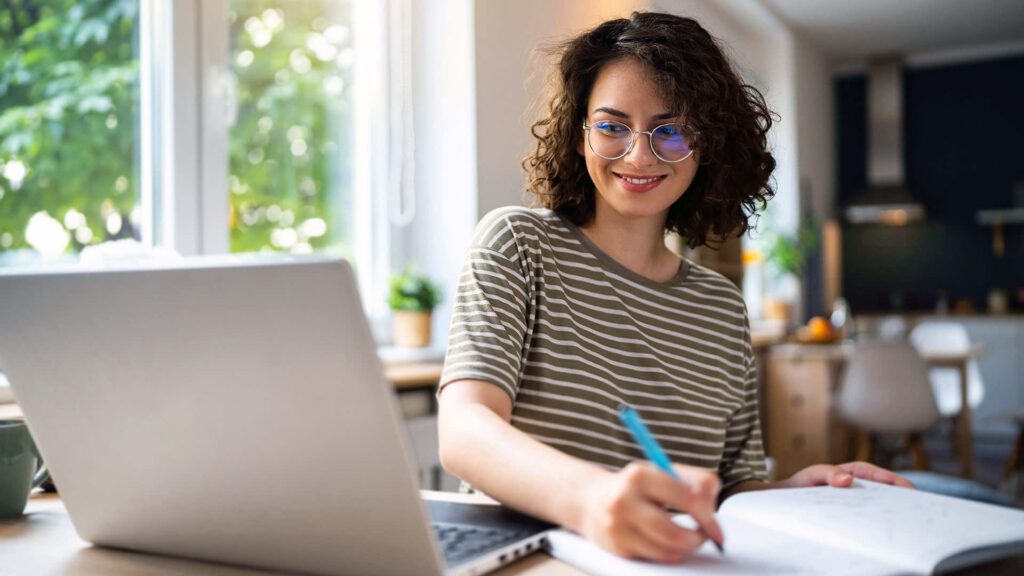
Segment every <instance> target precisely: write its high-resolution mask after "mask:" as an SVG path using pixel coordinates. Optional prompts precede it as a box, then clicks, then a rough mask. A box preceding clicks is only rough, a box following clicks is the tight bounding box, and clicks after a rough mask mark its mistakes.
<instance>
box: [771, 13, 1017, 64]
mask: <svg viewBox="0 0 1024 576" xmlns="http://www.w3.org/2000/svg"><path fill="white" fill-rule="evenodd" d="M761 1H762V3H763V4H764V5H765V6H767V7H768V9H769V10H771V11H772V12H774V13H775V15H776V16H778V17H779V18H781V19H782V20H783V21H785V22H786V23H787V24H789V25H791V26H792V27H794V28H796V29H797V30H799V31H800V32H802V33H803V35H804V36H806V37H807V38H808V39H810V40H811V41H812V42H814V43H815V44H817V45H818V46H819V47H820V48H821V49H822V50H824V51H825V53H826V54H827V55H828V56H829V57H830V58H832V59H833V60H834V61H835V62H836V63H838V64H843V63H851V62H858V61H864V60H866V59H868V58H870V57H873V56H879V55H902V56H909V55H913V54H923V53H931V52H946V51H958V50H967V49H972V48H975V49H976V48H980V47H995V46H1009V45H1012V44H1020V47H1021V49H1022V50H1021V51H1024V1H1021V0H761ZM1011 48H1012V47H1011Z"/></svg>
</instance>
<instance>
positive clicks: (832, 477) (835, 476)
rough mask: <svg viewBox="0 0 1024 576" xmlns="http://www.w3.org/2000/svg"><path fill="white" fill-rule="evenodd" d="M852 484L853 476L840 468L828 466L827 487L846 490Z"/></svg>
mask: <svg viewBox="0 0 1024 576" xmlns="http://www.w3.org/2000/svg"><path fill="white" fill-rule="evenodd" d="M852 484H853V474H851V473H850V472H848V471H846V470H845V469H843V468H842V467H841V466H829V470H828V485H829V486H832V487H833V488H848V487H849V486H851V485H852Z"/></svg>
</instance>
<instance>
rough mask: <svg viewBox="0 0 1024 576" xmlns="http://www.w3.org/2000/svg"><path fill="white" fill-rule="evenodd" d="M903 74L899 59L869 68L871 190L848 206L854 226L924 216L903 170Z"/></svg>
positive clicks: (893, 221) (863, 191) (869, 169)
mask: <svg viewBox="0 0 1024 576" xmlns="http://www.w3.org/2000/svg"><path fill="white" fill-rule="evenodd" d="M902 74H903V66H902V63H901V62H900V61H899V60H895V59H890V60H881V61H875V62H872V63H870V64H869V65H868V166H867V168H868V187H867V188H866V189H865V190H862V191H861V192H859V193H858V194H857V195H855V196H854V197H853V198H851V199H850V200H849V201H848V202H847V204H846V210H845V213H846V219H847V220H848V221H849V222H851V223H853V224H889V225H902V224H906V223H908V222H914V221H918V220H923V219H924V216H925V210H924V206H923V205H922V204H920V203H918V202H915V201H914V199H913V197H912V196H911V195H910V190H908V189H907V186H906V180H905V177H904V171H903V76H902Z"/></svg>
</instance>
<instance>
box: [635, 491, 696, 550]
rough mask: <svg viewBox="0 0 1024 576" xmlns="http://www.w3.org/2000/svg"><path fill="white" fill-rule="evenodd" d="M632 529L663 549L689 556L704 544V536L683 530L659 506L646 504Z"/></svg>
mask: <svg viewBox="0 0 1024 576" xmlns="http://www.w3.org/2000/svg"><path fill="white" fill-rule="evenodd" d="M631 527H632V528H633V529H635V530H636V531H637V532H638V533H640V534H641V535H642V536H644V537H646V538H647V539H649V540H651V541H652V542H654V543H656V544H657V545H658V546H661V547H663V548H666V549H669V550H674V551H676V552H679V553H682V554H689V553H691V552H692V551H693V550H696V549H697V548H699V547H700V546H701V544H703V543H704V540H706V537H705V536H704V534H702V533H700V532H697V531H695V530H690V529H687V528H683V527H682V526H680V525H678V524H676V523H675V522H673V521H672V518H671V516H670V515H669V514H668V513H666V512H665V511H664V510H663V509H661V508H660V507H659V506H656V505H653V504H650V503H648V504H645V505H643V506H642V507H640V508H638V509H637V512H636V514H635V515H634V517H633V519H632V521H631Z"/></svg>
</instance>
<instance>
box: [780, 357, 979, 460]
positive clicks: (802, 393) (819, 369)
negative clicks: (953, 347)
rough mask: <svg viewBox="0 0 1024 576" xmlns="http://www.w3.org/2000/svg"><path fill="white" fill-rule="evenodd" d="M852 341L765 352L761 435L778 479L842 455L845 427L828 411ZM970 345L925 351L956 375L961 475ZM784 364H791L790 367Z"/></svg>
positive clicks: (966, 455)
mask: <svg viewBox="0 0 1024 576" xmlns="http://www.w3.org/2000/svg"><path fill="white" fill-rule="evenodd" d="M853 350H854V346H853V345H852V344H842V345H800V344H783V345H779V346H774V347H772V348H771V349H770V351H769V353H768V359H769V362H768V366H767V370H766V372H767V374H766V387H765V396H766V401H765V422H764V425H765V434H766V437H767V438H766V447H767V449H768V452H769V455H770V456H775V457H776V459H777V462H776V469H777V470H778V477H785V476H788V475H789V474H791V473H792V472H795V471H797V470H799V469H801V468H803V467H804V466H805V465H810V464H817V463H821V462H829V461H834V460H837V459H846V458H847V456H846V455H845V452H846V450H845V448H846V445H847V442H846V437H845V434H846V432H845V426H844V425H843V424H842V423H841V422H840V421H839V419H838V418H837V417H835V416H834V415H833V414H832V409H833V406H834V401H833V400H834V399H835V398H836V397H837V395H838V392H839V390H838V387H839V384H840V376H841V375H842V371H843V368H844V366H845V364H846V361H847V359H848V358H849V357H850V355H851V354H852V353H853ZM984 351H985V347H984V346H983V345H980V344H975V345H973V346H971V347H970V348H968V349H967V350H964V351H963V352H959V353H955V354H945V353H944V354H936V353H929V352H925V353H922V354H921V357H922V358H923V359H924V361H925V362H926V363H927V364H928V366H929V367H933V368H935V367H948V368H955V369H956V370H957V371H958V372H959V373H960V398H961V406H962V408H961V411H960V414H958V415H957V416H955V417H954V425H955V426H956V427H957V446H956V449H957V454H958V456H959V457H960V472H961V475H962V476H963V477H964V478H972V477H973V476H974V444H973V438H972V432H971V404H970V402H968V399H967V364H968V362H969V361H971V360H973V359H975V358H977V357H979V356H981V355H982V354H984ZM786 362H795V364H794V365H793V366H787V365H785V363H786Z"/></svg>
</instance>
